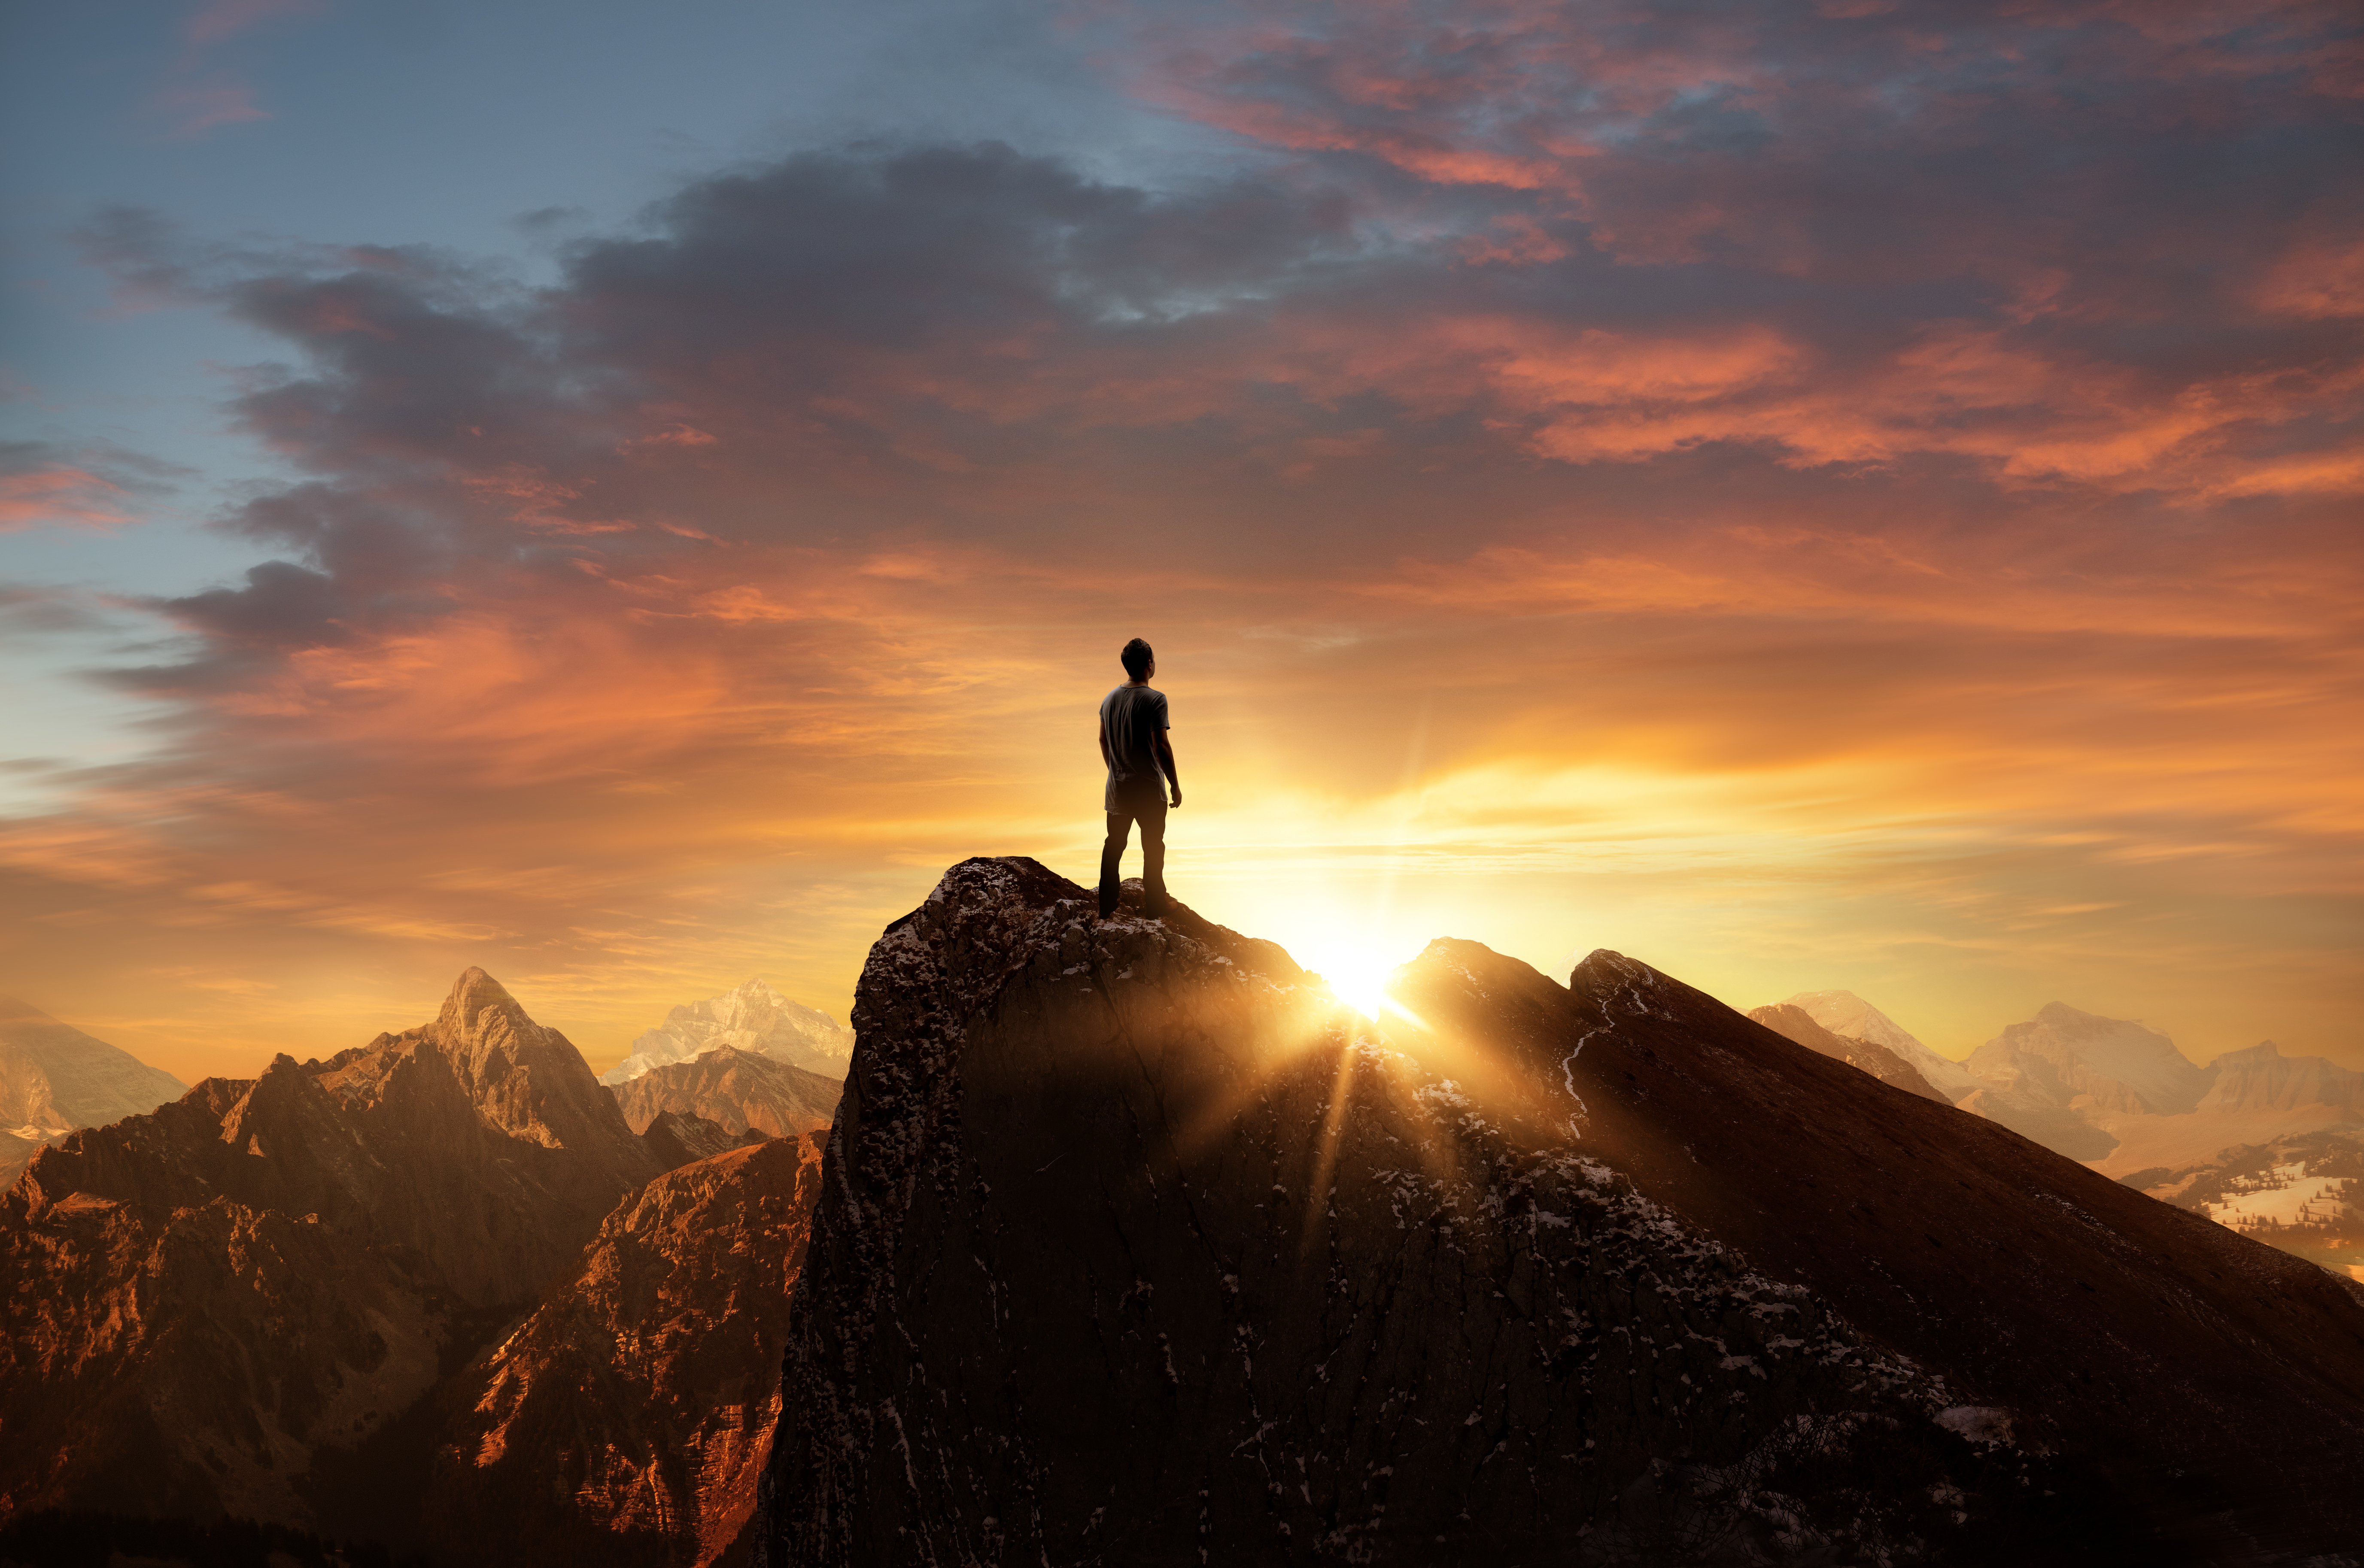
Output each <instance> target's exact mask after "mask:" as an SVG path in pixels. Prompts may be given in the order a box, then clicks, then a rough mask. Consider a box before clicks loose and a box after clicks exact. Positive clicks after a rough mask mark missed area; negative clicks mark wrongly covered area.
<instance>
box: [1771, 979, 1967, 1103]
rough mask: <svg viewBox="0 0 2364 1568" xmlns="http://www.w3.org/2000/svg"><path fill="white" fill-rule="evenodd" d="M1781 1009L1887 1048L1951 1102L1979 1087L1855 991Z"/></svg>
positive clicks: (1824, 994)
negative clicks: (1796, 1009)
mask: <svg viewBox="0 0 2364 1568" xmlns="http://www.w3.org/2000/svg"><path fill="white" fill-rule="evenodd" d="M1778 1005H1779V1006H1790V1007H1796V1008H1798V1009H1799V1010H1800V1011H1801V1012H1803V1013H1804V1014H1805V1015H1806V1016H1807V1017H1808V1018H1812V1019H1813V1020H1814V1022H1816V1023H1818V1024H1820V1025H1822V1026H1823V1028H1824V1029H1828V1030H1830V1031H1831V1032H1832V1033H1833V1034H1835V1035H1844V1036H1845V1037H1846V1038H1848V1039H1850V1040H1869V1041H1870V1042H1871V1043H1872V1044H1874V1045H1879V1046H1885V1047H1887V1048H1888V1049H1889V1050H1890V1051H1894V1052H1895V1053H1896V1054H1897V1055H1898V1056H1900V1057H1901V1058H1902V1059H1903V1060H1904V1062H1905V1063H1906V1064H1907V1065H1908V1066H1910V1067H1912V1070H1913V1071H1914V1072H1916V1073H1920V1074H1921V1076H1923V1077H1924V1078H1926V1079H1927V1080H1928V1081H1929V1084H1930V1086H1931V1087H1932V1088H1934V1089H1935V1090H1936V1091H1937V1092H1938V1093H1939V1094H1941V1095H1945V1096H1946V1098H1947V1099H1949V1100H1954V1101H1959V1100H1960V1099H1961V1097H1962V1096H1963V1095H1967V1094H1968V1093H1969V1092H1970V1091H1971V1090H1973V1089H1975V1088H1978V1087H1979V1080H1978V1078H1977V1076H1976V1075H1975V1074H1974V1073H1971V1072H1970V1071H1969V1069H1968V1068H1967V1067H1965V1066H1963V1065H1962V1064H1961V1063H1960V1062H1956V1061H1953V1060H1951V1059H1950V1058H1947V1057H1944V1056H1940V1055H1938V1054H1937V1053H1936V1052H1935V1051H1932V1050H1930V1049H1929V1048H1928V1047H1927V1046H1925V1045H1924V1044H1922V1043H1921V1041H1920V1040H1918V1039H1916V1038H1915V1037H1914V1036H1912V1034H1911V1033H1909V1032H1907V1031H1906V1029H1904V1028H1903V1026H1901V1024H1899V1023H1898V1022H1897V1021H1896V1020H1895V1019H1894V1018H1890V1017H1889V1016H1888V1015H1887V1014H1886V1013H1883V1012H1881V1011H1880V1010H1879V1008H1878V1007H1875V1006H1872V1005H1871V1004H1870V1003H1868V1002H1867V1001H1865V1000H1864V999H1863V998H1862V997H1860V996H1858V995H1856V994H1855V993H1854V992H1852V991H1801V992H1799V993H1798V994H1797V995H1794V996H1792V997H1790V999H1789V1001H1787V1002H1785V1003H1780V1004H1778Z"/></svg>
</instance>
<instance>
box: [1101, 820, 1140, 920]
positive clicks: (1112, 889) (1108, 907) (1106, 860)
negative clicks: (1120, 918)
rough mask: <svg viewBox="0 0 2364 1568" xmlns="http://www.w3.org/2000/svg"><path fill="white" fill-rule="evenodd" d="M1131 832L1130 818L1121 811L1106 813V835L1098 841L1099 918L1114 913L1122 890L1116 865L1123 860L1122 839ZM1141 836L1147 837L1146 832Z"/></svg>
mask: <svg viewBox="0 0 2364 1568" xmlns="http://www.w3.org/2000/svg"><path fill="white" fill-rule="evenodd" d="M1131 836H1132V817H1128V816H1126V815H1125V814H1124V813H1123V812H1121V811H1111V812H1110V813H1109V814H1108V837H1107V838H1106V839H1105V840H1101V843H1100V918H1101V919H1103V920H1105V919H1107V918H1108V917H1110V915H1113V914H1115V913H1116V901H1117V895H1118V894H1119V893H1121V892H1122V891H1123V886H1122V884H1121V882H1120V881H1119V880H1118V877H1117V867H1118V865H1119V864H1120V863H1121V862H1122V861H1123V860H1124V841H1125V840H1126V839H1128V838H1130V837H1131ZM1143 837H1144V838H1145V837H1147V835H1146V833H1144V834H1143Z"/></svg>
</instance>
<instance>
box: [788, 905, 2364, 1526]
mask: <svg viewBox="0 0 2364 1568" xmlns="http://www.w3.org/2000/svg"><path fill="white" fill-rule="evenodd" d="M1092 912H1093V900H1092V896H1091V895H1089V894H1088V893H1087V892H1086V891H1085V890H1084V889H1082V888H1079V887H1076V886H1075V885H1073V884H1068V883H1066V882H1065V881H1063V880H1062V879H1060V878H1058V877H1056V876H1054V875H1053V874H1051V873H1048V872H1046V871H1044V870H1043V868H1042V867H1040V866H1038V865H1036V864H1034V863H1033V862H1029V861H972V862H965V863H964V864H962V865H960V866H957V867H955V868H954V869H953V871H952V872H951V873H948V874H947V875H946V877H945V879H944V881H943V883H942V884H941V885H940V886H939V887H938V888H937V889H936V891H935V892H934V893H932V894H931V895H930V896H929V899H928V900H927V902H926V903H925V904H923V905H922V906H920V908H919V909H917V910H915V911H913V912H912V914H911V915H909V916H908V917H905V918H904V919H902V920H899V921H898V922H896V924H895V925H893V926H892V927H890V928H888V929H887V933H886V934H885V935H884V936H883V937H882V938H881V939H880V940H879V941H878V943H877V944H876V946H875V947H874V948H873V950H872V952H871V956H870V959H869V962H868V964H867V965H866V967H865V968H864V973H863V977H862V981H861V985H860V988H859V990H858V993H857V996H856V1004H855V1027H856V1030H857V1033H858V1038H859V1045H858V1048H857V1050H856V1052H855V1056H854V1060H853V1067H852V1071H851V1073H850V1075H849V1078H848V1081H847V1087H846V1098H845V1101H844V1103H843V1104H842V1106H841V1107H840V1110H839V1115H838V1118H837V1121H836V1123H835V1125H834V1127H833V1129H831V1135H830V1146H829V1170H828V1180H827V1182H826V1183H825V1184H824V1186H823V1189H822V1195H821V1202H820V1211H819V1214H818V1216H817V1218H816V1219H815V1221H814V1230H813V1239H812V1244H811V1250H810V1252H809V1254H808V1260H807V1263H806V1267H805V1273H804V1279H803V1283H802V1284H801V1286H800V1288H799V1291H798V1293H797V1298H796V1301H795V1303H794V1304H793V1306H792V1307H791V1312H790V1331H789V1335H788V1340H787V1347H786V1373H785V1379H784V1384H783V1395H784V1398H785V1400H786V1406H787V1407H788V1408H789V1409H790V1410H792V1411H794V1412H795V1418H794V1419H793V1420H790V1421H787V1422H785V1423H784V1424H783V1426H782V1428H781V1430H780V1433H779V1436H778V1439H777V1440H776V1442H775V1452H774V1458H773V1462H772V1465H771V1467H770V1470H769V1473H768V1476H767V1480H766V1482H765V1499H766V1500H765V1513H764V1520H763V1529H762V1537H763V1541H764V1547H765V1551H766V1552H767V1553H768V1556H767V1559H766V1560H767V1561H769V1562H774V1563H796V1564H799V1565H807V1564H810V1565H820V1564H830V1565H840V1564H844V1565H851V1564H868V1563H907V1562H908V1563H947V1564H949V1563H953V1562H1051V1563H1058V1564H1067V1563H1082V1562H1107V1563H1115V1562H1124V1563H1142V1564H1158V1563H1166V1562H1173V1563H1200V1562H1225V1563H1254V1562H1276V1563H1277V1562H1293V1561H1298V1560H1310V1559H1319V1558H1325V1557H1337V1558H1344V1559H1347V1560H1351V1561H1359V1562H1406V1563H1411V1562H1417V1563H1423V1564H1425V1563H1489V1564H1492V1563H1504V1564H1512V1563H1520V1562H1530V1563H1542V1562H1603V1563H1606V1562H1654V1563H1655V1562H1710V1561H1733V1562H1740V1561H1800V1562H1803V1561H1857V1560H1872V1559H1875V1558H1880V1559H1884V1560H1887V1561H1890V1562H1906V1561H1915V1560H1918V1561H1941V1562H2002V1561H2013V1562H2080V1563H2099V1562H2175V1561H2194V1560H2219V1561H2241V1560H2246V1559H2244V1558H2243V1557H2241V1556H2240V1555H2239V1554H2240V1553H2243V1552H2249V1553H2253V1554H2255V1555H2256V1558H2257V1560H2260V1561H2262V1560H2264V1554H2266V1553H2269V1552H2270V1551H2281V1550H2293V1551H2310V1550H2312V1551H2320V1550H2325V1549H2326V1543H2329V1542H2334V1541H2339V1540H2353V1539H2356V1538H2357V1534H2358V1531H2359V1530H2364V1499H2359V1497H2358V1495H2357V1491H2356V1488H2355V1487H2354V1485H2353V1477H2352V1473H2351V1472H2350V1470H2349V1465H2348V1459H2347V1456H2348V1455H2352V1454H2353V1453H2354V1452H2356V1451H2358V1444H2359V1442H2364V1301H2359V1298H2358V1296H2357V1294H2356V1293H2355V1292H2353V1291H2352V1290H2351V1289H2350V1288H2349V1287H2347V1286H2345V1285H2343V1284H2340V1283H2339V1282H2337V1281H2335V1280H2334V1279H2333V1278H2332V1277H2331V1276H2329V1275H2327V1274H2325V1273H2323V1272H2322V1271H2319V1270H2314V1269H2312V1268H2309V1267H2308V1266H2307V1265H2304V1264H2303V1263H2300V1262H2297V1261H2295V1260H2292V1259H2289V1258H2285V1257H2282V1256H2280V1255H2279V1254H2277V1253H2275V1252H2273V1251H2269V1250H2268V1249H2265V1248H2262V1247H2258V1246H2256V1245H2255V1244H2253V1243H2250V1242H2247V1241H2245V1240H2241V1239H2240V1238H2238V1237H2236V1236H2233V1235H2231V1234H2229V1233H2227V1232H2225V1231H2224V1230H2222V1229H2218V1228H2216V1227H2214V1226H2211V1225H2209V1224H2207V1223H2205V1222H2204V1221H2201V1220H2199V1219H2197V1218H2194V1217H2192V1216H2190V1215H2186V1214H2182V1213H2180V1212H2178V1211H2176V1210H2173V1209H2170V1208H2168V1207H2165V1206H2162V1205H2159V1204H2157V1203H2153V1202H2151V1201H2150V1200H2148V1199H2147V1198H2144V1197H2142V1196H2141V1195H2138V1194H2135V1193H2132V1192H2129V1191H2127V1190H2125V1189H2124V1188H2121V1187H2118V1186H2116V1185H2114V1184H2111V1183H2109V1182H2108V1181H2106V1180H2104V1179H2102V1178H2101V1177H2099V1176H2097V1175H2095V1174H2094V1173H2091V1172H2090V1171H2086V1170H2084V1169H2082V1168H2080V1167H2079V1166H2077V1165H2075V1164H2073V1163H2071V1162H2067V1161H2064V1160H2061V1159H2059V1158H2057V1157H2056V1156H2054V1155H2052V1154H2050V1153H2048V1152H2047V1151H2044V1150H2042V1149H2039V1148H2037V1147H2035V1145H2033V1144H2031V1143H2029V1142H2027V1141H2026V1140H2023V1139H2021V1138H2019V1137H2017V1136H2016V1135H2014V1134H2013V1133H2011V1132H2010V1131H2008V1130H2007V1129H2002V1128H2000V1127H1996V1126H1993V1125H1990V1124H1987V1123H1982V1122H1979V1121H1978V1120H1976V1119H1974V1118H1965V1117H1960V1116H1957V1115H1955V1114H1953V1113H1952V1112H1951V1111H1949V1110H1948V1109H1946V1107H1944V1106H1939V1105H1936V1104H1933V1103H1931V1102H1930V1101H1928V1100H1926V1099H1924V1098H1922V1097H1919V1096H1917V1095H1911V1094H1906V1093H1901V1092H1899V1091H1898V1090H1896V1089H1894V1088H1892V1087H1890V1086H1889V1085H1887V1084H1882V1083H1880V1082H1879V1081H1878V1080H1876V1079H1874V1078H1872V1077H1871V1076H1869V1075H1868V1074H1866V1073H1860V1072H1857V1071H1856V1070H1855V1069H1853V1068H1851V1067H1848V1066H1846V1065H1845V1064H1843V1063H1840V1062H1834V1061H1832V1060H1830V1059H1828V1058H1826V1057H1823V1056H1820V1055H1817V1054H1815V1053H1813V1052H1812V1051H1806V1050H1803V1049H1802V1048H1800V1047H1798V1046H1796V1045H1794V1044H1792V1043H1791V1042H1790V1041H1789V1040H1784V1039H1782V1038H1781V1037H1780V1036H1779V1035H1777V1034H1775V1033H1773V1032H1772V1031H1770V1030H1767V1029H1763V1028H1761V1027H1760V1026H1758V1025H1756V1024H1754V1023H1751V1022H1750V1021H1748V1020H1747V1019H1745V1018H1741V1017H1739V1016H1738V1015H1737V1014H1734V1013H1733V1012H1732V1011H1730V1010H1729V1009H1727V1008H1725V1007H1723V1006H1722V1005H1721V1004H1719V1003H1717V1002H1715V1001H1713V1000H1712V998H1709V997H1707V996H1704V995H1701V994H1700V993H1698V992H1696V991H1692V990H1690V989H1689V987H1687V986H1684V985H1682V984H1679V983H1678V982H1676V981H1673V980H1671V979H1669V978H1667V977H1666V976H1664V975H1662V974H1659V973H1656V972H1655V971H1653V970H1651V969H1649V968H1648V967H1647V966H1646V965H1644V964H1640V963H1636V962H1633V961H1631V960H1627V959H1623V958H1620V957H1618V956H1617V955H1615V954H1612V953H1596V954H1595V955H1593V957H1592V958H1590V959H1589V960H1587V961H1586V962H1585V963H1584V964H1583V965H1581V966H1579V968H1578V971H1577V972H1576V973H1575V974H1574V975H1573V976H1572V977H1571V984H1570V985H1569V986H1567V987H1563V986H1560V985H1558V984H1555V983H1553V982H1551V981H1549V980H1547V979H1545V978H1544V977H1543V976H1541V975H1538V974H1536V973H1534V972H1533V971H1532V970H1530V969H1528V968H1527V967H1526V966H1525V965H1523V964H1520V963H1517V962H1514V961H1511V960H1508V959H1504V958H1501V957H1500V956H1499V955H1497V954H1494V953H1492V952H1489V951H1487V950H1485V949H1484V948H1481V947H1478V946H1477V945H1475V944H1472V943H1466V942H1453V941H1440V942H1437V943H1434V944H1432V946H1431V947H1430V949H1429V950H1428V951H1426V952H1425V953H1423V954H1422V957H1421V959H1420V960H1419V961H1418V962H1415V963H1414V964H1412V965H1411V966H1408V968H1407V969H1406V970H1405V971H1404V972H1401V973H1399V977H1398V982H1397V986H1396V994H1397V995H1398V997H1399V1000H1400V1002H1401V1003H1402V1006H1403V1008H1404V1009H1405V1011H1404V1013H1403V1014H1401V1015H1396V1014H1390V1016H1389V1018H1388V1023H1387V1027H1386V1029H1385V1032H1384V1034H1383V1035H1382V1034H1381V1033H1379V1032H1378V1031H1377V1030H1374V1029H1371V1028H1370V1027H1369V1026H1367V1025H1366V1024H1365V1023H1364V1022H1363V1021H1362V1020H1360V1019H1359V1018H1355V1016H1354V1015H1352V1014H1349V1013H1347V1012H1346V1011H1345V1010H1344V1009H1343V1008H1341V1007H1339V1006H1336V1005H1335V1004H1334V1002H1333V999H1332V998H1330V997H1329V996H1328V995H1326V993H1325V992H1323V991H1322V990H1321V988H1319V987H1318V986H1316V985H1314V984H1311V983H1310V980H1309V977H1308V976H1306V975H1305V974H1304V973H1302V972H1301V971H1299V969H1298V967H1297V966H1296V965H1295V964H1294V963H1293V962H1290V961H1289V960H1288V957H1287V955H1286V954H1285V953H1283V952H1281V951H1279V950H1278V949H1277V948H1275V947H1273V946H1272V944H1269V943H1264V942H1256V941H1253V940H1248V939H1244V938H1242V937H1239V936H1237V935H1236V934H1234V933H1232V932H1229V931H1226V930H1223V929H1221V928H1218V927H1213V926H1210V925H1209V924H1207V923H1206V922H1204V921H1202V920H1199V919H1198V918H1197V917H1194V916H1192V915H1191V914H1190V913H1189V912H1188V911H1187V910H1184V909H1180V908H1178V907H1177V908H1175V909H1173V910H1172V911H1170V912H1169V914H1168V915H1167V917H1165V920H1164V921H1162V922H1150V921H1145V920H1143V919H1140V918H1138V917H1134V916H1132V915H1130V914H1128V915H1125V916H1122V917H1120V918H1118V919H1116V920H1114V921H1111V922H1107V923H1095V921H1094V920H1093V918H1092ZM2210 1553H2215V1554H2216V1555H2215V1556H2214V1557H2213V1558H2212V1557H2210V1556H2208V1555H2206V1554H2210Z"/></svg>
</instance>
